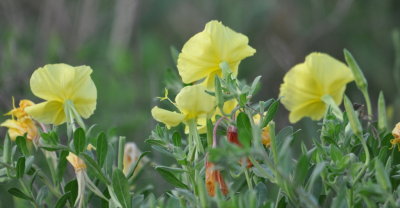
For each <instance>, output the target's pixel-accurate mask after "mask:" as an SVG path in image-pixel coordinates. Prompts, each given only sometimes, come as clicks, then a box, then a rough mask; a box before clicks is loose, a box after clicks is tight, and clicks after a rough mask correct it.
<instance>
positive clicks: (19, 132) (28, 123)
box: [0, 118, 39, 141]
mask: <svg viewBox="0 0 400 208" xmlns="http://www.w3.org/2000/svg"><path fill="white" fill-rule="evenodd" d="M0 126H3V127H6V128H8V135H9V136H10V139H11V140H12V141H15V139H16V138H17V137H18V136H24V135H25V134H27V135H26V138H27V139H28V140H30V141H33V140H35V139H36V138H38V135H39V133H38V129H37V127H36V125H35V122H34V121H33V120H32V119H30V118H24V119H21V120H13V119H7V120H6V121H4V122H3V123H1V124H0Z"/></svg>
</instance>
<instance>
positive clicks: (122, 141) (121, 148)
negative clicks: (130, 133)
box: [118, 136, 126, 170]
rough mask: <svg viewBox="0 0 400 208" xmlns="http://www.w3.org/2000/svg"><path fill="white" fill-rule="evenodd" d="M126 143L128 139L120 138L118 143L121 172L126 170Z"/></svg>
mask: <svg viewBox="0 0 400 208" xmlns="http://www.w3.org/2000/svg"><path fill="white" fill-rule="evenodd" d="M125 142H126V137H124V136H120V137H119V143H118V168H119V169H121V170H122V169H123V168H124V165H123V164H124V150H125Z"/></svg>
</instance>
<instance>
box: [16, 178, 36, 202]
mask: <svg viewBox="0 0 400 208" xmlns="http://www.w3.org/2000/svg"><path fill="white" fill-rule="evenodd" d="M18 181H19V183H20V184H21V187H22V189H23V190H24V192H25V193H26V194H28V195H29V196H30V197H31V198H32V201H31V203H32V204H33V206H34V207H39V205H38V204H37V203H36V201H35V196H33V193H32V191H31V190H29V189H28V187H27V186H26V185H25V182H24V180H22V178H20V179H19V180H18Z"/></svg>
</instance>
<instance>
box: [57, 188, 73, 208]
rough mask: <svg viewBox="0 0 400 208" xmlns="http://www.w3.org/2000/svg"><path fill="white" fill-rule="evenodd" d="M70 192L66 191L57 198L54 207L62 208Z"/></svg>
mask: <svg viewBox="0 0 400 208" xmlns="http://www.w3.org/2000/svg"><path fill="white" fill-rule="evenodd" d="M70 195H71V192H67V193H66V194H64V195H63V196H62V197H61V198H59V199H58V201H57V203H56V206H55V208H62V207H65V204H66V203H67V201H68V199H69V198H70Z"/></svg>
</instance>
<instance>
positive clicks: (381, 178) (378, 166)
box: [375, 159, 392, 193]
mask: <svg viewBox="0 0 400 208" xmlns="http://www.w3.org/2000/svg"><path fill="white" fill-rule="evenodd" d="M375 178H376V180H377V181H378V183H379V185H380V186H381V187H382V188H383V189H384V190H386V191H388V192H390V193H391V192H392V184H391V183H390V179H389V176H388V174H387V173H386V171H385V167H384V166H383V164H382V162H381V161H380V160H379V159H376V160H375Z"/></svg>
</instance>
